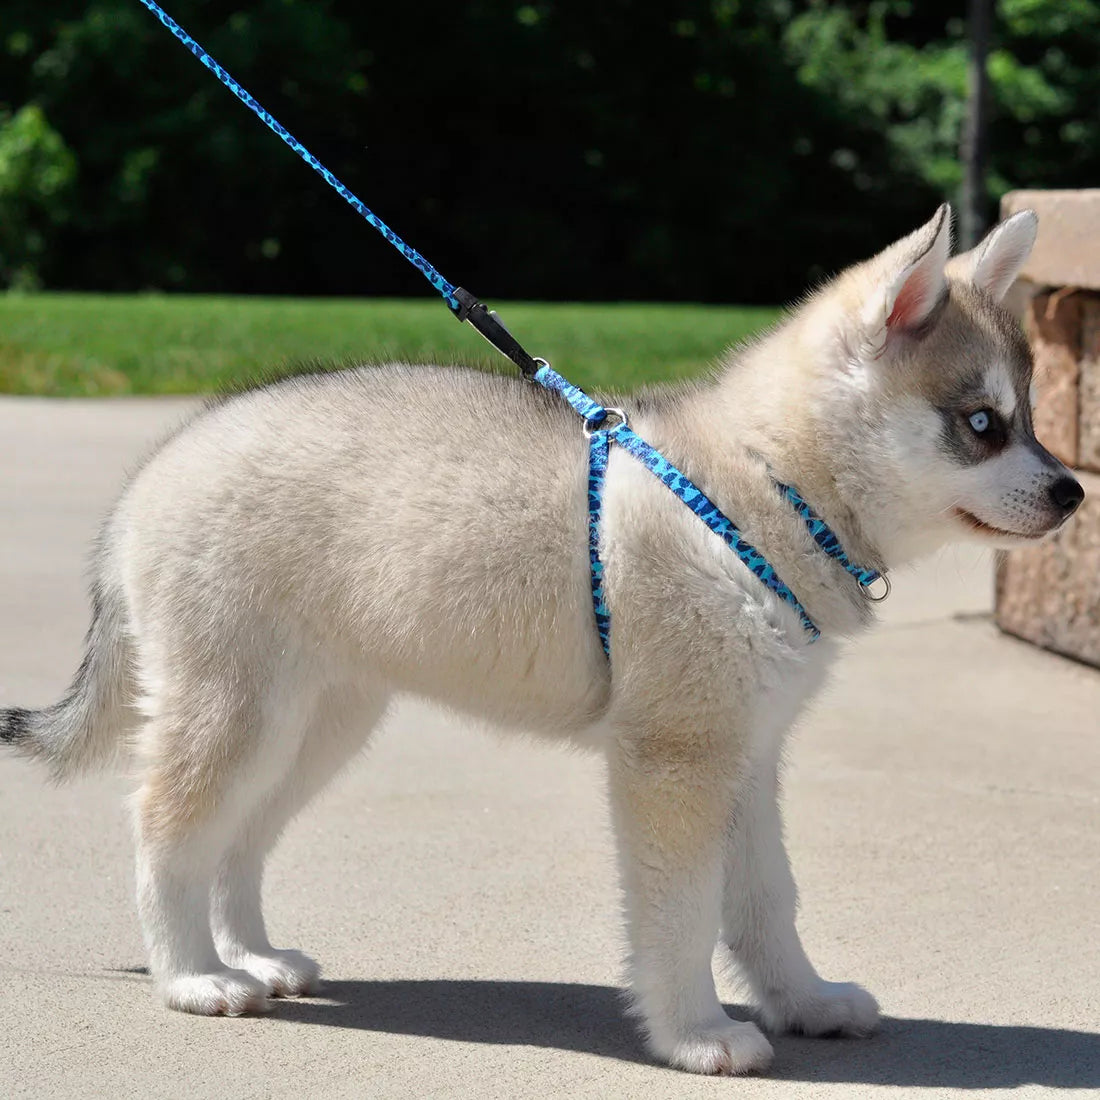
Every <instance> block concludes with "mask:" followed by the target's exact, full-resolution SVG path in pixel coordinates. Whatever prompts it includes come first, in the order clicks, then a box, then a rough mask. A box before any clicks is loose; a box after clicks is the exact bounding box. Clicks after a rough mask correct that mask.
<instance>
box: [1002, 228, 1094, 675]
mask: <svg viewBox="0 0 1100 1100" xmlns="http://www.w3.org/2000/svg"><path fill="white" fill-rule="evenodd" d="M1041 217H1042V215H1041V213H1040V229H1039V233H1040V238H1041V237H1042V233H1043V224H1042V220H1041ZM1097 247H1098V248H1100V239H1098V241H1097ZM1025 325H1026V327H1027V333H1028V339H1029V340H1030V342H1031V346H1032V350H1033V351H1034V354H1035V381H1036V387H1037V390H1038V394H1037V401H1036V410H1035V434H1036V435H1037V436H1038V438H1039V440H1040V442H1041V443H1042V444H1043V445H1044V446H1045V447H1046V448H1047V449H1048V450H1050V451H1051V452H1052V453H1053V454H1055V455H1057V456H1058V458H1060V459H1061V460H1062V461H1063V462H1065V463H1066V465H1067V466H1070V467H1072V468H1073V469H1074V470H1075V471H1076V473H1077V477H1078V479H1079V480H1080V481H1081V483H1082V484H1083V485H1084V487H1085V500H1084V502H1083V503H1082V505H1081V507H1080V508H1079V509H1078V511H1077V513H1076V514H1075V515H1074V516H1073V517H1072V518H1071V519H1070V520H1069V522H1068V523H1067V524H1066V526H1065V527H1064V528H1063V529H1062V530H1061V531H1060V532H1059V533H1058V534H1057V535H1055V536H1054V537H1053V538H1051V539H1048V540H1047V541H1046V542H1043V543H1041V544H1039V545H1038V546H1034V547H1025V548H1022V549H1019V550H1013V551H1011V552H1010V553H1006V554H1002V555H1000V557H999V561H998V565H997V590H996V619H997V624H998V625H999V626H1000V627H1001V629H1002V630H1005V631H1007V632H1009V633H1011V634H1015V635H1017V636H1018V637H1021V638H1025V639H1027V640H1028V641H1030V642H1034V643H1035V644H1036V645H1041V646H1044V647H1045V648H1047V649H1052V650H1055V651H1057V652H1058V653H1064V654H1066V655H1067V656H1070V657H1075V658H1077V659H1078V660H1081V661H1087V662H1089V663H1090V664H1093V665H1096V666H1097V667H1100V293H1096V292H1095V291H1087V290H1080V289H1077V288H1075V287H1066V288H1060V289H1057V290H1053V291H1046V292H1043V293H1040V294H1037V295H1036V296H1035V297H1033V298H1032V299H1031V301H1030V303H1029V304H1028V306H1027V312H1026V317H1025Z"/></svg>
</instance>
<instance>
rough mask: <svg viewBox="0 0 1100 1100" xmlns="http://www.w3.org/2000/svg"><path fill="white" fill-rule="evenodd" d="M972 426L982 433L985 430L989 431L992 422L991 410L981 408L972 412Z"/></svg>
mask: <svg viewBox="0 0 1100 1100" xmlns="http://www.w3.org/2000/svg"><path fill="white" fill-rule="evenodd" d="M969 419H970V426H971V427H972V428H973V429H974V431H976V432H977V433H978V435H981V434H982V433H983V432H987V431H989V425H990V423H991V421H990V417H989V411H988V410H987V409H979V410H978V411H977V412H976V413H971V414H970V417H969Z"/></svg>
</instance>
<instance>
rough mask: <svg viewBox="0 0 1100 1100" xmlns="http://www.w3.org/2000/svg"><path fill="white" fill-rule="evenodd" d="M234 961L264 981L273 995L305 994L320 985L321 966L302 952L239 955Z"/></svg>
mask: <svg viewBox="0 0 1100 1100" xmlns="http://www.w3.org/2000/svg"><path fill="white" fill-rule="evenodd" d="M234 963H235V965H236V966H239V967H240V968H241V969H242V970H247V971H248V973H249V974H251V975H252V977H254V978H256V979H258V980H259V981H261V982H263V983H264V985H265V986H266V987H267V992H268V995H269V996H272V997H305V996H308V995H309V994H311V993H316V992H317V991H318V990H319V989H320V988H321V967H320V965H319V964H318V963H316V962H314V960H313V959H311V958H310V957H309V956H308V955H303V954H302V953H301V951H276V950H275V949H274V948H273V949H272V951H271V953H270V954H268V955H242V956H241V957H240V958H239V959H235V960H234Z"/></svg>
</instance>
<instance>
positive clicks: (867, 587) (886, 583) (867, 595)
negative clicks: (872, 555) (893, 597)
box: [859, 573, 890, 603]
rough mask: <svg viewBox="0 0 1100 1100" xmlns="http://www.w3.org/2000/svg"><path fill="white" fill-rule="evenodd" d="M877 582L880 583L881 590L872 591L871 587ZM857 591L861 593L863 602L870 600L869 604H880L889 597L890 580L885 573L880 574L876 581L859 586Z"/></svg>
mask: <svg viewBox="0 0 1100 1100" xmlns="http://www.w3.org/2000/svg"><path fill="white" fill-rule="evenodd" d="M879 581H881V582H882V588H881V589H877V590H874V591H872V586H874V585H877V584H878V583H879ZM859 590H860V592H862V593H863V598H864V599H865V600H870V601H871V603H882V601H883V600H884V599H886V597H887V596H889V595H890V578H889V577H888V576H887V575H886V574H885V573H880V574H879V577H878V580H877V581H871V583H870V584H861V585H860V586H859Z"/></svg>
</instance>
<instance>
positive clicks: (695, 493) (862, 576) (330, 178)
mask: <svg viewBox="0 0 1100 1100" xmlns="http://www.w3.org/2000/svg"><path fill="white" fill-rule="evenodd" d="M140 2H141V3H142V4H143V5H144V6H145V7H146V8H148V9H149V11H151V12H152V13H153V15H155V16H156V17H157V19H159V20H160V22H161V23H162V24H163V26H164V27H166V28H167V29H168V30H169V31H171V33H172V34H173V35H174V36H175V37H176V38H177V39H179V41H180V42H182V43H183V45H184V46H186V47H187V49H188V50H190V51H191V53H193V54H194V55H195V57H197V58H198V59H199V61H200V62H201V63H202V64H203V65H205V66H206V68H207V69H209V70H210V72H212V73H213V74H214V75H215V76H216V77H217V78H218V80H220V81H221V82H222V84H224V85H225V86H226V87H227V88H228V89H229V90H230V91H231V92H232V93H233V94H234V95H235V96H236V97H237V98H238V99H239V100H240V101H241V102H242V103H243V104H244V105H245V106H246V107H248V109H249V110H250V111H252V113H253V114H255V115H256V117H257V118H259V119H260V121H261V122H263V123H264V125H265V126H267V127H268V129H270V130H271V131H272V132H273V133H275V134H277V135H278V136H279V137H280V138H282V140H283V141H285V142H286V144H287V145H289V146H290V148H291V149H293V150H294V152H295V153H297V154H298V156H300V157H301V158H302V160H304V161H305V162H306V164H308V165H309V166H310V168H312V169H313V170H314V171H315V172H316V173H317V174H318V175H320V176H321V177H322V178H323V179H324V180H325V182H326V183H327V184H328V185H329V186H330V187H332V188H333V190H335V191H336V192H337V193H338V194H339V195H340V196H341V197H342V198H343V199H344V201H345V202H347V203H348V204H349V205H350V206H351V207H352V209H354V210H355V212H356V213H357V214H359V215H360V217H362V218H364V219H365V220H366V221H367V223H368V224H369V225H371V226H372V227H373V228H374V229H376V230H378V232H379V233H381V234H382V236H383V237H385V238H386V240H387V241H389V243H390V244H391V245H393V247H394V248H396V249H397V250H398V252H400V253H401V255H402V256H404V257H405V259H406V260H408V261H409V263H411V264H412V265H413V266H414V267H415V268H416V269H417V270H418V271H419V272H420V273H421V274H422V275H423V276H424V277H425V278H426V279H427V280H428V282H429V283H431V284H432V286H433V287H435V289H436V290H437V291H438V292H439V294H440V295H441V296H442V298H443V300H444V302H446V303H447V306H448V307H449V308H450V310H451V312H452V313H453V314H454V315H455V316H456V317H457V318H458V320H459V321H468V322H469V323H470V324H471V325H473V327H474V328H475V329H477V331H478V332H480V333H481V335H482V336H484V337H485V339H486V340H488V341H489V343H490V344H492V345H493V346H494V347H495V348H496V349H497V350H498V351H500V352H502V353H503V354H504V355H507V356H508V358H509V359H511V360H512V362H513V363H515V364H516V366H518V367H519V369H520V371H521V372H522V374H523V376H524V377H525V378H526V379H528V381H534V382H538V383H539V385H541V386H545V387H546V388H547V389H549V390H555V391H556V392H557V393H560V394H561V395H562V397H564V398H565V400H566V401H568V402H569V404H570V405H572V406H573V408H574V409H576V410H577V412H578V413H580V415H581V416H582V417H584V427H585V434H586V435H587V436H588V440H589V450H588V456H589V457H588V555H589V559H590V561H591V564H592V605H593V607H594V609H595V612H596V628H597V630H599V633H600V642H601V643H602V644H603V648H604V652H605V653H607V655H608V656H610V655H611V613H610V612H609V611H608V608H607V601H606V599H605V597H604V584H603V562H602V561H601V560H600V511H601V509H602V504H603V483H604V477H605V475H606V473H607V460H608V455H609V454H610V451H611V444H612V443H616V444H618V445H619V446H620V447H622V448H623V449H624V450H626V451H629V452H630V453H631V454H632V455H633V456H634V457H635V458H636V459H638V461H639V462H641V464H642V465H643V466H645V468H646V469H647V470H649V471H650V472H651V473H652V474H653V475H654V476H655V477H657V478H659V479H660V480H661V481H662V482H663V483H664V484H665V485H667V486H668V488H669V489H670V490H671V491H672V492H673V493H675V494H676V496H677V497H679V498H680V500H682V501H683V502H684V503H685V504H686V505H687V506H688V507H689V508H690V509H691V510H692V511H693V512H694V513H695V514H696V515H697V516H698V517H699V518H700V519H701V520H702V521H703V522H704V523H705V524H706V525H707V526H708V527H709V528H710V529H711V530H712V531H713V532H715V534H717V535H720V536H721V537H722V539H723V540H724V541H725V542H726V544H727V545H728V546H729V547H730V548H731V549H732V550H733V552H734V553H735V554H736V555H737V556H738V558H740V559H741V561H742V562H744V564H745V565H746V566H747V567H748V568H749V569H751V570H752V572H753V573H754V574H755V575H756V576H757V577H759V578H760V580H761V582H762V583H763V584H764V585H766V586H767V587H768V588H769V589H771V591H772V592H774V593H775V594H776V595H777V596H779V597H780V598H781V599H783V600H785V601H786V602H787V603H788V604H790V605H791V607H792V608H794V610H795V612H796V613H797V615H798V618H799V621H800V622H801V623H802V626H803V627H804V628H805V630H806V632H807V633H808V634H809V635H810V641H816V640H817V639H818V638H819V637H820V636H821V631H819V630H818V629H817V627H816V626H815V625H814V623H813V620H812V619H811V618H810V617H809V615H807V614H806V609H805V608H804V607H803V606H802V604H801V603H799V601H798V597H797V596H795V594H794V593H793V592H792V591H791V590H790V589H789V588H788V587H787V586H786V585H785V584H784V583H783V582H782V581H781V580H780V579H779V576H778V574H777V573H776V571H775V569H773V568H772V566H771V565H770V564H769V563H768V561H767V560H766V559H765V558H764V557H763V556H762V555H761V554H760V552H759V551H758V550H756V549H755V548H754V547H752V546H750V545H749V544H748V543H747V542H746V541H745V540H744V539H743V538H742V537H741V532H740V531H738V529H737V528H736V527H735V526H734V525H733V523H732V522H731V521H730V520H729V519H728V518H727V517H726V516H724V515H723V514H722V511H721V509H719V507H718V505H717V504H715V503H714V502H713V501H712V500H711V499H710V498H709V497H708V496H707V495H706V493H704V492H703V490H702V489H700V488H699V487H698V486H697V485H695V484H694V482H692V481H691V479H690V478H688V477H687V476H686V475H685V474H682V473H681V472H680V471H679V470H678V469H676V467H675V466H673V465H672V463H671V462H669V461H668V459H667V458H665V457H664V455H662V454H661V453H660V452H659V451H657V450H655V449H654V448H653V447H651V446H650V445H649V444H648V443H647V442H646V441H645V440H644V439H642V438H641V437H640V436H638V435H636V434H635V433H634V432H632V431H631V430H630V427H629V426H628V425H627V421H626V414H625V413H623V411H622V410H621V409H605V408H604V407H603V406H602V405H600V404H599V403H598V402H596V401H593V400H592V398H591V397H589V396H588V395H587V394H586V393H583V392H582V391H581V390H579V389H577V387H576V386H574V385H572V384H571V383H569V382H567V381H566V380H565V379H564V378H562V376H561V375H560V374H558V373H557V372H556V371H554V370H552V369H551V367H550V364H549V363H547V362H546V360H545V359H535V358H534V357H533V356H531V355H530V354H528V352H527V351H526V350H524V348H523V347H522V346H521V344H520V343H519V341H518V340H517V339H516V338H515V337H514V336H513V335H512V334H511V333H510V332H509V331H508V329H507V328H506V327H505V326H504V324H503V323H502V322H501V320H500V318H499V317H497V315H496V314H495V313H494V312H492V311H491V310H489V309H488V308H487V307H486V306H485V305H484V304H483V303H481V302H479V301H478V299H477V298H475V297H474V295H473V294H471V293H470V292H469V291H468V290H464V289H463V288H462V287H460V286H455V285H454V284H453V283H451V282H449V281H448V280H447V279H445V278H444V277H443V276H442V275H441V274H440V273H439V271H437V270H436V269H435V268H434V267H433V266H432V265H431V264H430V263H429V262H428V261H427V260H426V259H425V258H424V257H423V256H421V255H420V253H419V252H417V251H416V249H415V248H413V247H411V246H410V245H408V244H406V243H405V242H404V241H403V240H402V239H401V238H400V237H399V236H398V235H397V234H396V233H395V232H394V231H393V230H392V229H390V227H389V226H388V225H386V223H385V222H384V221H382V219H381V218H379V217H378V215H377V214H375V213H374V212H373V211H372V210H370V209H368V208H367V206H366V205H365V204H364V203H363V202H362V201H361V200H360V199H359V198H358V197H356V195H354V194H353V193H352V192H351V191H350V190H349V189H348V188H347V187H345V186H344V184H343V183H341V182H340V180H338V179H337V178H336V176H334V175H333V174H332V173H331V172H330V171H329V170H328V169H327V168H326V167H325V166H324V165H323V164H322V163H321V162H320V161H319V160H318V159H317V158H316V157H315V156H314V155H313V154H312V153H311V152H310V151H309V150H308V149H307V148H306V147H305V146H304V145H303V144H302V143H301V142H300V141H299V140H298V139H297V138H296V137H295V136H294V135H293V134H291V133H290V131H288V130H287V129H286V127H284V126H283V125H282V124H281V123H280V122H279V121H278V120H277V119H276V118H275V116H274V115H272V114H270V113H269V112H268V111H266V110H264V108H263V107H261V106H260V104H259V103H257V102H256V100H255V99H254V98H253V97H252V95H250V94H249V92H247V91H246V90H245V89H244V88H243V87H242V86H241V85H240V84H238V83H237V81H236V80H234V79H233V77H232V76H230V75H229V73H228V72H227V71H226V70H225V69H223V68H222V67H221V65H219V64H218V63H217V62H216V61H215V60H214V59H213V58H212V57H211V56H210V54H208V53H207V52H206V50H204V49H203V48H202V47H201V46H200V45H199V44H198V43H197V42H196V41H195V40H194V39H193V38H192V37H191V36H190V35H189V34H188V33H187V31H185V30H184V29H183V28H182V27H181V26H180V25H179V24H178V23H177V22H176V21H175V20H174V19H172V17H171V16H170V15H168V13H167V12H166V11H165V10H164V9H163V8H162V7H161V6H160V5H159V4H158V3H157V2H156V0H140ZM609 414H611V415H617V416H618V417H619V423H618V424H616V425H615V426H614V427H610V428H609V427H607V426H606V424H607V418H608V416H609ZM776 488H778V490H779V491H780V492H781V493H782V494H783V496H784V497H785V498H786V499H787V500H788V501H789V502H790V503H791V504H792V505H793V506H794V508H795V510H796V511H797V512H798V514H799V515H800V516H801V517H802V520H803V522H804V523H805V524H806V527H807V529H808V530H809V532H810V534H811V535H812V536H813V539H814V541H815V542H816V543H817V545H818V546H820V547H821V549H822V550H824V551H825V553H826V554H828V555H829V557H831V558H835V559H836V560H837V561H838V562H840V564H841V565H842V566H843V567H844V568H845V569H846V570H847V571H848V572H849V573H851V575H852V576H853V577H855V578H856V580H857V581H858V582H859V584H860V586H861V588H862V589H863V591H864V594H865V595H868V598H869V599H885V596H879V597H875V596H870V595H869V594H868V593H867V588H868V586H869V585H871V584H874V583H875V581H877V580H880V579H882V580H885V577H881V576H880V574H879V573H878V572H876V571H875V570H874V569H861V568H859V566H856V565H853V564H852V563H851V562H850V561H849V560H848V556H847V555H846V554H845V553H844V550H843V549H842V547H841V545H840V541H839V539H837V537H836V535H835V534H833V532H832V530H830V528H829V526H828V524H826V523H825V521H824V520H823V519H821V518H820V517H818V516H817V515H815V514H814V511H813V509H811V508H810V506H809V505H808V504H807V503H806V502H805V501H804V500H803V499H802V497H800V496H799V495H798V493H797V492H795V490H794V489H792V488H791V487H790V486H789V485H782V484H780V483H779V482H776ZM888 593H889V582H887V594H888Z"/></svg>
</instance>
